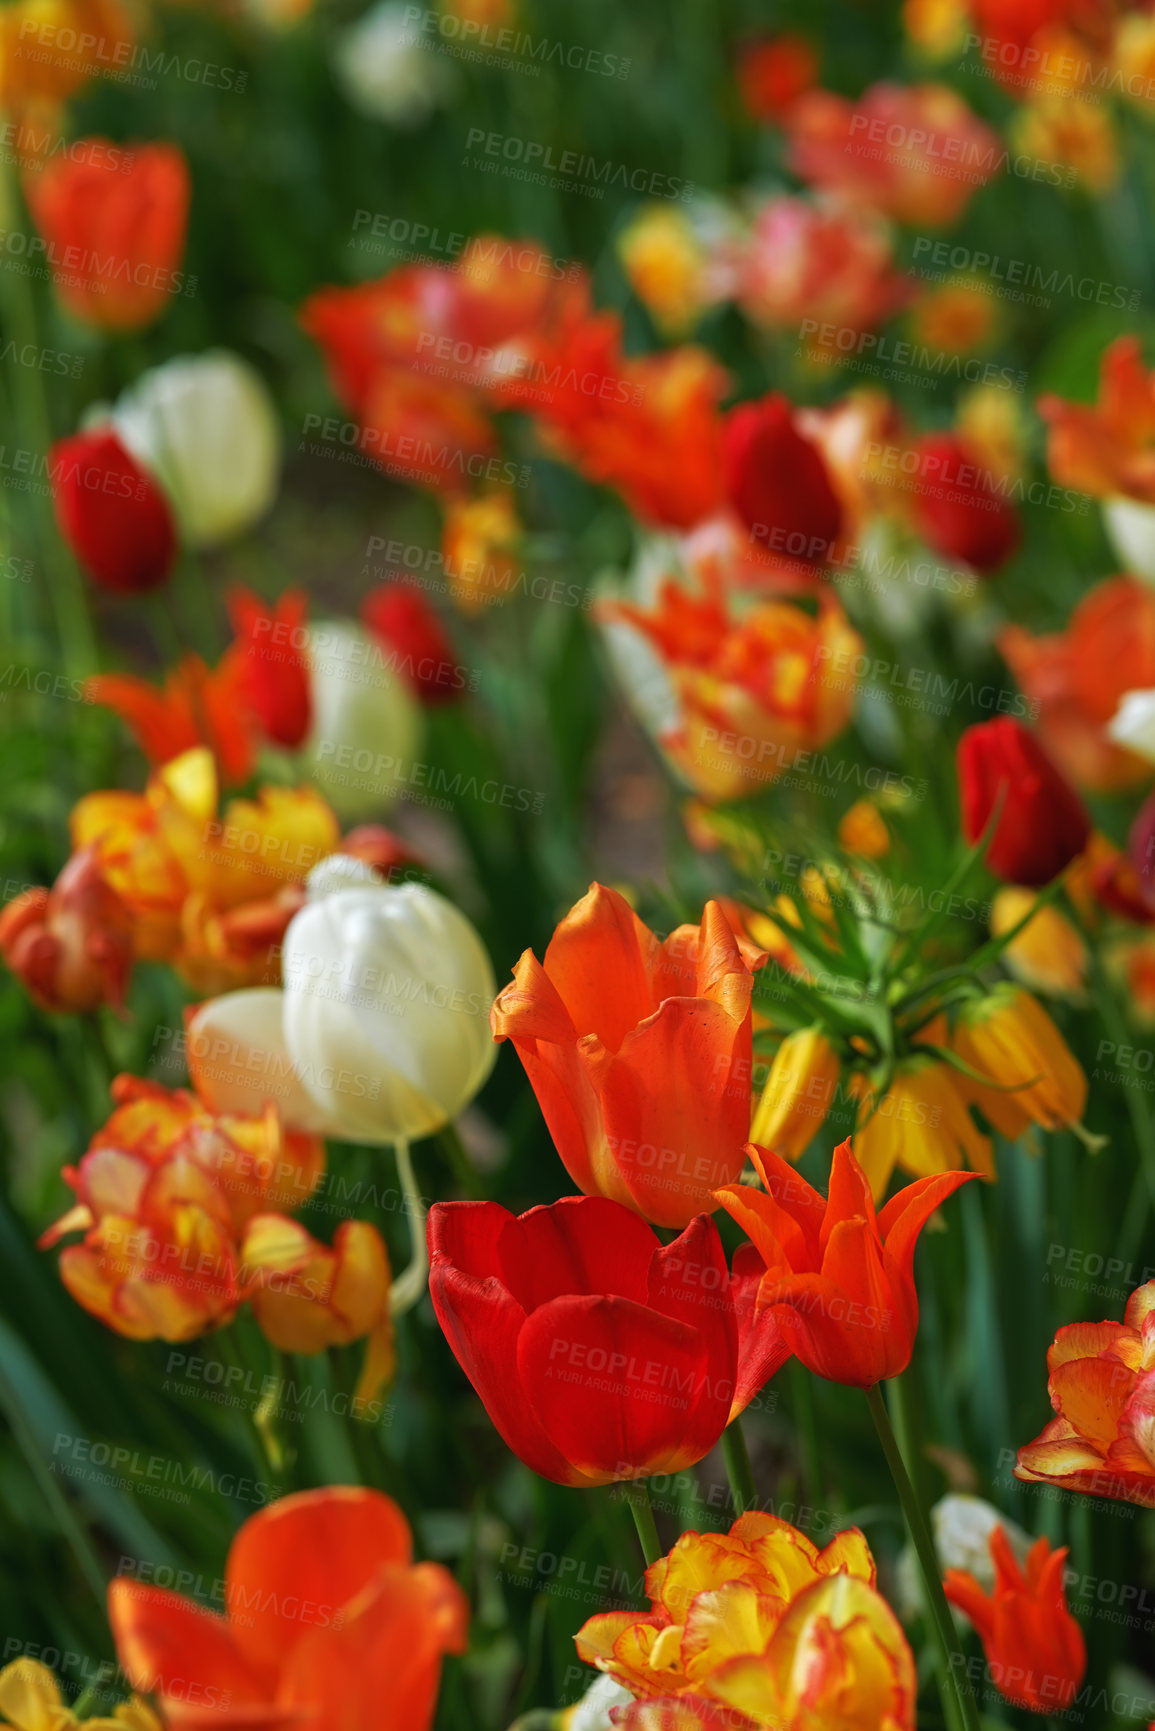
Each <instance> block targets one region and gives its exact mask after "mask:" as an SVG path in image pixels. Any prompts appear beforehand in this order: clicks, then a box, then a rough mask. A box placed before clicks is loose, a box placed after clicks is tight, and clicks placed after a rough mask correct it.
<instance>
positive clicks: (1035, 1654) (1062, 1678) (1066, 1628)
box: [943, 1527, 1087, 1713]
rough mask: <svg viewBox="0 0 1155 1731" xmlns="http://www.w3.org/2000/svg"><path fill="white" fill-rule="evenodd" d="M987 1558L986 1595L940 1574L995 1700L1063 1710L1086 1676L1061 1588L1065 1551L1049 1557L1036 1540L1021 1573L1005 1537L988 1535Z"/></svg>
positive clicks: (1045, 1545) (997, 1532)
mask: <svg viewBox="0 0 1155 1731" xmlns="http://www.w3.org/2000/svg"><path fill="white" fill-rule="evenodd" d="M990 1551H991V1559H992V1561H993V1563H994V1566H995V1585H994V1591H993V1592H991V1593H985V1592H984V1591H983V1589H982V1588H981V1587H980V1585H979V1583H978V1582H977V1581H976V1580H975V1578H974V1576H973V1575H972V1574H969V1573H968V1572H967V1571H966V1570H965V1569H948V1570H947V1572H946V1576H945V1578H944V1580H943V1589H944V1591H945V1593H946V1596H947V1598H948V1599H949V1600H950V1602H951V1604H952V1605H957V1606H958V1608H959V1610H960V1611H965V1613H966V1615H967V1616H968V1617H969V1618H970V1620H971V1622H972V1623H973V1624H974V1626H975V1628H976V1629H977V1630H978V1632H979V1637H980V1639H981V1641H982V1644H983V1651H984V1652H985V1654H986V1656H987V1664H988V1665H989V1667H990V1675H991V1681H992V1682H993V1683H994V1685H995V1687H996V1689H998V1691H999V1693H1000V1694H1001V1695H1004V1696H1005V1697H1006V1699H1007V1700H1008V1701H1010V1702H1011V1703H1012V1704H1013V1705H1014V1706H1016V1707H1025V1708H1026V1709H1027V1710H1028V1712H1031V1713H1057V1712H1058V1711H1059V1709H1060V1708H1063V1707H1069V1706H1070V1705H1071V1703H1072V1701H1073V1700H1074V1699H1075V1695H1076V1694H1077V1692H1078V1688H1079V1685H1080V1683H1081V1682H1082V1681H1083V1675H1084V1672H1085V1671H1086V1669H1087V1648H1086V1643H1085V1642H1084V1640H1083V1631H1082V1630H1081V1629H1080V1627H1079V1625H1078V1623H1077V1622H1076V1621H1075V1619H1074V1617H1072V1615H1071V1613H1070V1611H1068V1609H1067V1595H1066V1592H1065V1591H1064V1587H1063V1564H1064V1563H1065V1561H1066V1558H1067V1549H1066V1546H1063V1547H1062V1549H1061V1550H1057V1551H1053V1550H1052V1549H1051V1543H1050V1540H1049V1539H1045V1538H1043V1539H1037V1540H1036V1541H1035V1543H1034V1544H1033V1545H1032V1546H1031V1549H1030V1552H1029V1554H1028V1556H1027V1565H1026V1570H1025V1571H1024V1570H1023V1569H1022V1568H1020V1566H1019V1560H1018V1558H1017V1557H1016V1556H1015V1553H1014V1551H1013V1550H1012V1549H1011V1542H1010V1540H1009V1539H1008V1538H1007V1534H1006V1529H1005V1528H1004V1527H996V1528H995V1529H994V1531H993V1532H992V1533H991V1536H990Z"/></svg>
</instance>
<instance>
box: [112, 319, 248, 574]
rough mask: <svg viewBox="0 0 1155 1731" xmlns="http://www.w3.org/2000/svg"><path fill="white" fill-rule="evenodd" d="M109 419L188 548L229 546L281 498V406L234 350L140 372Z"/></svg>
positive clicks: (180, 357)
mask: <svg viewBox="0 0 1155 1731" xmlns="http://www.w3.org/2000/svg"><path fill="white" fill-rule="evenodd" d="M112 420H113V424H114V426H115V427H116V430H117V432H118V433H119V435H120V437H121V439H122V440H123V442H124V444H126V445H127V446H128V448H129V450H130V451H131V452H132V453H133V455H134V456H135V457H136V458H137V459H138V461H140V462H141V463H143V464H144V466H145V467H146V468H147V469H150V470H151V471H152V473H153V474H154V475H155V476H156V477H157V479H158V480H159V481H160V483H161V485H162V487H163V488H164V490H165V492H166V493H167V495H168V498H169V501H170V503H171V505H172V508H173V511H174V514H175V516H176V520H177V526H178V528H179V530H180V535H181V539H182V540H184V541H186V542H187V543H188V544H189V546H192V547H216V546H219V545H220V544H221V543H222V542H225V541H228V540H231V539H232V537H233V536H235V535H239V534H241V533H243V531H244V530H246V529H248V528H251V527H252V525H253V524H254V523H256V522H257V521H258V520H259V519H260V518H261V517H263V516H264V514H265V512H266V511H267V510H268V509H269V507H270V505H271V504H272V502H273V500H274V498H275V497H276V492H277V481H278V477H279V474H280V465H281V434H280V427H279V425H278V421H277V412H276V408H275V406H274V404H273V399H272V397H271V395H270V394H269V390H268V387H267V386H266V384H265V382H264V380H263V379H262V378H261V375H260V374H259V373H258V372H256V371H255V369H254V368H253V367H251V366H250V365H249V364H248V362H247V361H243V360H242V359H241V357H240V356H239V355H234V354H233V353H231V351H230V350H228V349H209V350H207V351H206V352H205V353H204V354H200V355H177V356H176V357H175V358H174V359H173V360H171V361H165V362H164V364H163V365H162V366H159V367H153V368H151V369H150V370H149V371H148V372H146V373H142V375H141V376H140V378H139V379H138V380H137V381H136V383H135V384H134V385H132V386H131V387H130V388H129V389H128V390H127V391H126V392H125V393H124V394H123V396H121V398H120V399H119V401H118V402H117V404H116V407H115V408H114V410H113V413H112Z"/></svg>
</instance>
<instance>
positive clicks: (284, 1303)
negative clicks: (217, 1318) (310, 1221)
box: [241, 1214, 396, 1400]
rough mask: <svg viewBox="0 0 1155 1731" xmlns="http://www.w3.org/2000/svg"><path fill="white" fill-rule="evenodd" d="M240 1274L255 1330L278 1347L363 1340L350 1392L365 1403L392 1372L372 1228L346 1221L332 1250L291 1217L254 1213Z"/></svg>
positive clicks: (383, 1282) (384, 1260)
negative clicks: (362, 1354) (354, 1390)
mask: <svg viewBox="0 0 1155 1731" xmlns="http://www.w3.org/2000/svg"><path fill="white" fill-rule="evenodd" d="M241 1257H242V1277H243V1279H244V1283H245V1289H246V1291H247V1292H248V1293H249V1302H250V1303H251V1305H252V1307H253V1314H254V1316H255V1317H256V1319H257V1321H258V1322H259V1323H260V1325H261V1330H262V1332H263V1333H264V1335H265V1336H266V1338H267V1339H269V1340H271V1341H272V1343H273V1345H274V1346H279V1347H280V1348H281V1350H282V1351H283V1352H308V1353H311V1352H324V1351H325V1349H326V1348H327V1347H330V1346H348V1344H349V1342H350V1341H353V1340H360V1339H361V1338H362V1336H365V1337H367V1340H366V1346H367V1350H366V1357H365V1363H364V1366H363V1368H362V1371H361V1377H360V1380H359V1382H358V1385H357V1395H358V1397H359V1398H360V1399H363V1400H372V1398H373V1396H374V1394H375V1393H376V1392H377V1390H378V1389H379V1388H380V1387H381V1386H382V1385H383V1384H385V1383H387V1382H391V1381H392V1379H393V1373H394V1370H395V1369H396V1355H395V1353H394V1349H393V1324H392V1321H391V1319H390V1315H389V1288H390V1285H391V1281H392V1275H391V1274H390V1270H389V1253H388V1251H387V1250H386V1248H385V1244H384V1240H383V1239H382V1237H381V1234H380V1233H379V1232H378V1231H377V1229H376V1227H375V1226H371V1225H370V1224H369V1223H368V1221H365V1220H346V1221H344V1222H343V1223H342V1224H341V1225H340V1226H339V1227H338V1228H337V1231H336V1234H335V1236H334V1238H333V1247H332V1249H329V1248H328V1246H327V1245H324V1244H318V1242H317V1240H316V1239H315V1238H312V1237H310V1235H309V1233H308V1232H306V1231H305V1228H304V1227H303V1226H302V1225H301V1223H300V1222H299V1221H297V1220H287V1219H286V1218H285V1216H284V1215H283V1214H259V1215H258V1216H257V1217H256V1219H255V1220H251V1221H250V1222H249V1224H248V1227H247V1229H246V1232H245V1237H244V1242H243V1244H242V1246H241Z"/></svg>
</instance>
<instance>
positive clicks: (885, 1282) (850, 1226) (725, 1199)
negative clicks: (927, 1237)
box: [715, 1141, 976, 1388]
mask: <svg viewBox="0 0 1155 1731" xmlns="http://www.w3.org/2000/svg"><path fill="white" fill-rule="evenodd" d="M746 1151H747V1153H748V1154H749V1155H750V1158H751V1159H752V1160H753V1162H754V1164H755V1166H756V1167H757V1168H758V1173H759V1176H760V1177H761V1179H762V1183H763V1185H764V1186H765V1189H764V1191H759V1190H755V1189H752V1188H751V1187H750V1186H749V1185H744V1184H731V1185H728V1186H726V1187H725V1188H724V1189H722V1190H719V1191H717V1192H716V1193H715V1194H716V1196H717V1199H718V1201H719V1202H720V1203H721V1204H722V1206H723V1207H724V1208H725V1209H726V1211H727V1212H728V1213H729V1214H731V1215H733V1217H734V1219H735V1220H736V1221H737V1222H738V1224H739V1226H741V1227H742V1229H743V1231H745V1232H746V1233H747V1235H748V1236H749V1238H750V1240H751V1242H752V1244H753V1245H754V1248H755V1249H756V1250H757V1251H758V1254H759V1255H760V1256H761V1258H762V1261H763V1263H764V1264H765V1270H766V1272H765V1273H764V1274H763V1276H762V1280H761V1284H760V1285H759V1288H758V1295H757V1299H756V1301H755V1310H756V1314H759V1315H760V1314H761V1313H762V1312H763V1311H764V1310H768V1309H770V1308H771V1307H773V1308H774V1314H775V1320H776V1321H777V1323H778V1326H779V1328H780V1330H781V1332H782V1336H783V1339H784V1340H785V1341H786V1343H787V1345H788V1346H789V1348H790V1350H791V1351H792V1352H793V1353H794V1354H795V1355H796V1356H797V1357H798V1358H800V1359H801V1360H802V1363H803V1364H804V1365H805V1366H806V1368H807V1369H808V1370H812V1371H813V1372H814V1374H815V1375H816V1376H824V1377H826V1378H828V1379H829V1381H831V1382H842V1383H847V1384H849V1385H850V1386H851V1387H852V1388H872V1387H873V1386H874V1384H875V1383H877V1382H881V1381H882V1379H883V1378H884V1377H891V1376H899V1375H901V1373H902V1372H903V1371H904V1370H905V1369H906V1367H907V1365H908V1364H909V1363H910V1355H911V1352H912V1351H913V1349H914V1337H915V1333H916V1331H917V1329H918V1293H917V1292H916V1290H915V1285H914V1271H913V1263H914V1251H915V1245H916V1244H917V1242H918V1235H919V1233H920V1232H921V1231H922V1229H923V1227H924V1226H925V1225H926V1223H927V1221H928V1220H929V1219H930V1217H931V1215H932V1214H933V1213H934V1211H935V1209H936V1208H938V1207H939V1206H940V1205H941V1204H942V1203H943V1202H945V1201H946V1199H947V1197H948V1196H952V1195H953V1194H954V1192H955V1191H956V1190H957V1189H958V1187H959V1185H960V1184H965V1183H966V1182H967V1181H968V1179H970V1178H973V1177H975V1176H976V1174H975V1173H973V1172H943V1173H940V1174H938V1175H936V1176H934V1177H929V1178H920V1179H919V1180H918V1181H917V1182H916V1183H914V1184H908V1185H907V1186H906V1188H905V1189H904V1190H900V1191H899V1192H898V1194H897V1195H896V1196H893V1197H891V1199H890V1201H889V1202H888V1203H887V1205H886V1207H885V1208H884V1209H883V1210H882V1212H881V1213H880V1214H879V1215H878V1216H877V1217H876V1215H875V1211H874V1202H873V1200H872V1198H871V1194H870V1185H869V1183H868V1182H867V1178H866V1174H865V1173H864V1172H863V1170H862V1168H861V1166H860V1165H859V1164H858V1161H857V1160H856V1159H855V1158H854V1155H853V1153H852V1152H851V1147H850V1143H849V1142H848V1141H847V1142H843V1143H841V1144H840V1145H839V1146H838V1147H837V1148H836V1149H835V1150H834V1158H833V1162H832V1164H831V1168H830V1192H829V1196H822V1195H820V1194H819V1192H818V1191H817V1190H813V1189H812V1188H811V1187H810V1185H809V1184H807V1183H806V1181H805V1179H803V1178H801V1177H799V1175H798V1173H797V1172H796V1171H795V1169H794V1167H793V1166H790V1165H789V1164H788V1163H787V1162H786V1161H785V1160H783V1159H782V1158H781V1157H780V1156H779V1155H777V1154H772V1153H770V1152H769V1151H768V1150H767V1149H765V1148H756V1147H755V1146H754V1145H753V1144H751V1145H750V1146H749V1147H748V1148H747V1150H746Z"/></svg>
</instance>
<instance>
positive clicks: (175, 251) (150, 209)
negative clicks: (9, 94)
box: [26, 138, 191, 331]
mask: <svg viewBox="0 0 1155 1731" xmlns="http://www.w3.org/2000/svg"><path fill="white" fill-rule="evenodd" d="M79 144H81V145H83V146H85V147H86V148H85V149H84V150H80V149H77V150H76V151H75V152H74V153H73V154H71V155H65V156H60V157H57V158H56V159H55V160H53V161H51V162H49V163H48V164H47V166H46V167H45V168H44V169H43V170H42V171H41V172H40V173H39V174H38V175H33V176H29V178H28V180H27V182H26V186H27V193H28V202H29V205H30V207H31V210H32V215H33V217H34V218H35V220H36V226H37V228H38V229H39V230H40V232H41V234H42V235H43V236H44V238H45V240H46V241H48V242H49V245H50V248H51V250H50V252H49V260H50V262H53V263H55V264H56V265H57V267H58V269H57V273H56V292H57V294H58V295H59V296H60V299H61V300H62V301H63V303H64V305H65V306H66V307H67V308H68V311H69V312H70V313H72V314H73V315H74V317H76V318H78V319H83V320H84V322H85V323H86V324H90V325H96V326H98V327H99V328H100V329H101V330H106V331H136V330H141V329H143V327H144V326H145V325H150V324H152V323H153V321H154V320H155V319H157V318H159V317H160V315H161V313H162V312H163V311H164V309H165V307H166V306H167V305H168V304H169V302H170V300H171V298H172V296H173V295H174V294H179V293H181V292H182V290H183V289H184V288H185V286H186V278H185V275H184V273H183V271H182V270H181V269H180V268H179V267H180V262H181V258H182V255H183V253H184V243H185V230H186V228H187V226H188V207H189V195H190V191H191V182H190V179H189V171H188V164H187V163H186V162H185V159H184V155H183V153H182V152H181V151H180V150H178V149H177V147H176V145H175V144H144V145H138V146H137V147H136V148H135V149H134V150H131V151H129V152H127V153H122V154H123V157H124V161H125V163H126V164H127V170H126V171H121V172H117V173H113V172H111V171H110V170H109V168H108V167H107V166H106V158H107V153H108V152H109V151H112V150H115V148H116V147H115V146H114V145H110V144H109V143H108V140H107V139H103V138H89V139H82V140H80V141H79Z"/></svg>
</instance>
